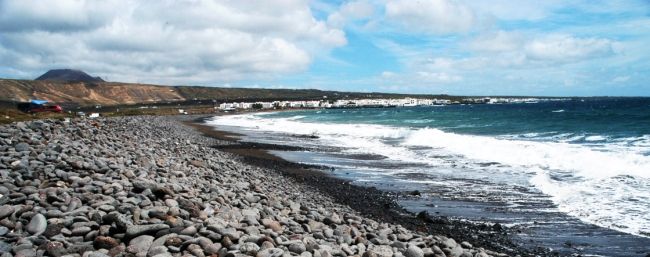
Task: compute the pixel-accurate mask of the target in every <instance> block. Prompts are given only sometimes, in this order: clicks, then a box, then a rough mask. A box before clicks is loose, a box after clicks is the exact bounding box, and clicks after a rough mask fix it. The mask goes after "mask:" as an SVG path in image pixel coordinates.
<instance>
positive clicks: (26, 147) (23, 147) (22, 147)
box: [14, 142, 29, 152]
mask: <svg viewBox="0 0 650 257" xmlns="http://www.w3.org/2000/svg"><path fill="white" fill-rule="evenodd" d="M14 148H15V149H16V152H27V151H29V144H27V143H25V142H21V143H18V144H16V146H14Z"/></svg>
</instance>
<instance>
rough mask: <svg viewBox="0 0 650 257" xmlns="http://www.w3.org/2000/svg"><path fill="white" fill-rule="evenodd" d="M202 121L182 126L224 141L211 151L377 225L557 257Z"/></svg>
mask: <svg viewBox="0 0 650 257" xmlns="http://www.w3.org/2000/svg"><path fill="white" fill-rule="evenodd" d="M232 114H240V113H232ZM222 115H224V114H222ZM226 115H228V114H226ZM208 118H209V117H201V118H197V119H195V120H193V121H192V122H185V124H186V125H189V126H192V127H194V128H195V129H197V131H200V132H201V133H203V134H204V135H205V136H208V137H212V138H215V139H218V140H220V141H223V142H227V143H223V144H220V145H215V146H213V147H215V148H217V149H219V150H222V151H226V152H229V153H233V154H236V155H238V156H240V157H241V158H242V161H243V162H245V163H247V164H250V165H254V166H258V167H266V168H271V169H272V170H274V171H275V172H277V173H279V174H280V175H281V176H285V177H288V178H291V179H294V180H296V181H298V182H299V183H303V184H305V185H308V186H310V187H312V188H315V189H316V190H317V191H319V192H322V193H323V194H326V195H328V196H329V197H332V198H334V199H335V200H336V201H337V202H338V203H341V204H344V205H347V206H350V207H351V208H352V209H354V210H355V211H357V212H359V213H361V214H362V215H364V216H366V217H369V218H372V219H376V220H378V221H381V222H387V223H391V224H399V225H401V226H404V227H405V228H408V229H411V230H414V231H418V232H423V233H426V234H431V235H444V236H446V237H449V238H454V239H456V240H457V241H466V242H469V243H470V244H472V245H473V246H475V247H482V248H485V249H490V250H492V251H495V252H502V253H506V254H508V255H513V256H514V255H523V256H551V255H552V256H557V255H558V254H557V253H553V252H552V251H551V250H550V249H546V248H539V247H538V248H534V249H526V248H522V247H520V246H519V245H517V244H516V243H514V241H513V240H512V238H511V236H510V235H509V234H511V233H514V231H510V229H509V228H507V227H505V226H501V225H500V224H494V225H488V224H480V223H473V222H468V221H460V220H456V219H450V218H448V217H443V216H432V215H430V214H429V213H425V212H421V213H412V212H409V211H407V210H406V209H405V208H404V207H402V206H400V205H399V204H398V202H397V200H398V199H399V198H400V197H403V198H408V197H409V195H404V194H403V193H393V192H385V191H381V190H379V189H377V188H374V187H364V186H359V185H354V184H352V183H350V181H347V180H345V179H343V178H338V177H335V176H333V175H331V174H328V171H329V170H330V168H329V167H320V166H312V165H306V164H300V163H294V162H290V161H287V160H285V159H282V158H281V157H278V156H276V155H273V154H271V153H269V151H273V150H284V151H296V150H302V149H299V148H296V147H290V146H284V145H276V144H264V143H254V142H242V141H240V140H239V137H240V136H241V135H240V134H236V133H232V132H227V131H221V130H218V129H216V128H214V127H212V126H209V125H206V124H205V120H206V119H208Z"/></svg>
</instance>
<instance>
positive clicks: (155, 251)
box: [147, 246, 168, 257]
mask: <svg viewBox="0 0 650 257" xmlns="http://www.w3.org/2000/svg"><path fill="white" fill-rule="evenodd" d="M164 253H168V251H167V247H165V246H156V247H151V248H149V251H148V252H147V256H148V257H153V256H156V255H159V254H164Z"/></svg>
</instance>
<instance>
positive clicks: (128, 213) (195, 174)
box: [0, 116, 507, 257]
mask: <svg viewBox="0 0 650 257" xmlns="http://www.w3.org/2000/svg"><path fill="white" fill-rule="evenodd" d="M183 119H185V120H183ZM188 119H189V117H173V116H134V117H114V118H99V119H93V120H71V121H69V122H64V121H61V120H39V121H30V122H18V123H13V124H9V125H3V126H0V153H1V157H0V195H1V196H0V257H10V256H16V257H18V256H21V257H31V256H84V257H85V256H93V257H100V256H140V257H145V256H147V257H154V256H156V257H164V256H199V257H201V256H221V257H244V256H255V257H289V256H302V257H330V256H362V257H425V256H426V257H442V256H450V257H451V256H453V257H459V256H462V257H484V256H507V255H506V254H500V253H497V252H495V251H491V250H489V249H484V248H481V247H476V246H473V245H472V244H471V243H469V242H466V241H462V240H454V239H452V238H449V237H446V236H443V235H437V234H431V233H426V232H423V231H418V230H413V229H410V228H406V227H405V226H402V225H400V224H396V223H390V222H383V221H381V220H375V219H373V218H369V217H367V216H366V215H364V214H362V213H360V212H359V211H358V210H355V209H354V208H351V207H350V206H349V205H346V204H345V203H342V202H341V201H340V200H337V199H335V197H332V196H331V195H328V194H326V193H323V192H322V191H321V190H318V189H317V188H314V187H313V186H310V185H308V184H305V183H301V182H300V181H299V180H297V179H295V178H291V177H287V176H285V175H283V174H282V172H278V170H277V169H274V168H272V167H267V168H265V167H260V166H258V165H251V164H249V163H246V162H244V161H243V160H242V158H241V157H240V156H238V155H236V154H233V153H230V152H226V151H223V150H221V149H220V147H215V146H218V145H222V146H223V145H228V144H230V143H231V142H228V141H224V140H220V139H217V138H213V137H208V136H205V135H204V134H203V133H201V132H200V131H198V130H197V129H196V128H194V127H192V126H188V125H187V124H186V123H187V121H188Z"/></svg>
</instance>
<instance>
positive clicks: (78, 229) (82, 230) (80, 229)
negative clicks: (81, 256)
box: [71, 226, 92, 236]
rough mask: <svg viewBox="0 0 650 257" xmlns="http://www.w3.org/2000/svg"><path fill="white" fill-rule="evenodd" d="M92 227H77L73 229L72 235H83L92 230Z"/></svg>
mask: <svg viewBox="0 0 650 257" xmlns="http://www.w3.org/2000/svg"><path fill="white" fill-rule="evenodd" d="M91 230H92V229H91V228H90V227H86V226H82V227H76V228H73V229H72V233H71V234H72V236H83V235H85V234H87V233H88V232H90V231H91Z"/></svg>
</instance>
